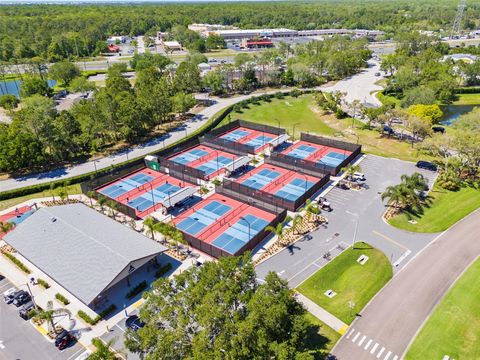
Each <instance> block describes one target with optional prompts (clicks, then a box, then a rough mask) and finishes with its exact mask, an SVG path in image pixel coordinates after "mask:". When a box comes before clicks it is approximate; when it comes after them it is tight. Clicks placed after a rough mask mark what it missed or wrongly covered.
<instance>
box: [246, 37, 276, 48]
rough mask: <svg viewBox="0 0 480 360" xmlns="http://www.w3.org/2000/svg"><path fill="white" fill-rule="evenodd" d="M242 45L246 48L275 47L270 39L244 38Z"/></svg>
mask: <svg viewBox="0 0 480 360" xmlns="http://www.w3.org/2000/svg"><path fill="white" fill-rule="evenodd" d="M240 47H242V48H244V49H263V48H270V47H273V42H272V40H270V39H268V38H267V39H265V38H264V39H242V42H241V43H240Z"/></svg>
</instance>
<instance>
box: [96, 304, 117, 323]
mask: <svg viewBox="0 0 480 360" xmlns="http://www.w3.org/2000/svg"><path fill="white" fill-rule="evenodd" d="M115 310H117V307H116V306H115V304H111V305H110V306H109V307H108V308H106V309H105V310H103V311H102V312H101V313H100V314H99V315H98V318H99V319H98V320H97V322H98V321H100V319H103V318H106V317H107V316H108V315H110V314H111V313H112V312H114V311H115Z"/></svg>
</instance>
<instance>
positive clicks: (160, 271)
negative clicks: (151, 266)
mask: <svg viewBox="0 0 480 360" xmlns="http://www.w3.org/2000/svg"><path fill="white" fill-rule="evenodd" d="M171 269H172V264H171V263H167V264H166V265H163V266H162V267H161V268H160V269H158V270H157V272H156V273H155V277H156V278H157V279H158V278H160V277H162V276H163V275H165V274H166V273H167V272H169V271H170V270H171Z"/></svg>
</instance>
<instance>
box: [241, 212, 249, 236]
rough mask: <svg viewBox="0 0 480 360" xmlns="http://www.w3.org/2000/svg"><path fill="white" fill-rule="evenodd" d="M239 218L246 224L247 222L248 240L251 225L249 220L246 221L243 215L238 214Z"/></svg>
mask: <svg viewBox="0 0 480 360" xmlns="http://www.w3.org/2000/svg"><path fill="white" fill-rule="evenodd" d="M240 219H241V220H243V221H246V222H247V224H248V241H250V239H251V236H250V227H251V225H250V221H248V220H247V219H245V218H244V217H243V216H240Z"/></svg>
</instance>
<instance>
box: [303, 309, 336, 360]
mask: <svg viewBox="0 0 480 360" xmlns="http://www.w3.org/2000/svg"><path fill="white" fill-rule="evenodd" d="M305 318H306V319H307V320H308V322H309V323H310V324H311V326H310V328H309V331H308V335H307V338H306V339H305V341H304V344H305V347H306V348H307V349H310V350H309V353H310V354H311V355H313V356H314V357H315V359H324V358H325V357H326V355H327V354H328V352H330V350H332V348H333V346H334V345H335V343H336V342H337V341H338V339H340V334H339V333H337V332H336V331H335V330H333V329H332V328H331V327H329V326H328V325H326V324H325V323H323V322H322V321H320V320H318V319H317V318H316V317H315V316H313V315H312V314H310V313H309V312H307V313H306V314H305Z"/></svg>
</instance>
